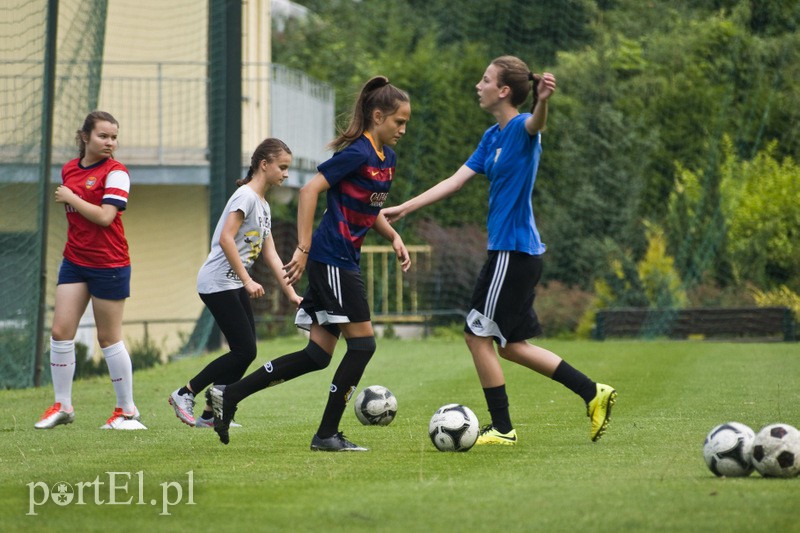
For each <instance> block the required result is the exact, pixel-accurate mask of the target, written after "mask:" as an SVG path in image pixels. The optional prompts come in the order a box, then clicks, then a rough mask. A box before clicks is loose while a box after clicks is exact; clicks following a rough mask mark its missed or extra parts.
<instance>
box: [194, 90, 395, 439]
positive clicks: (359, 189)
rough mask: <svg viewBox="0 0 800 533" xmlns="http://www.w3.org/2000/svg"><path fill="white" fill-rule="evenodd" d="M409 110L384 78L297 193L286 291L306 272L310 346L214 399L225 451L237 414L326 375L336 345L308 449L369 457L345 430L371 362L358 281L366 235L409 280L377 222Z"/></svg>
mask: <svg viewBox="0 0 800 533" xmlns="http://www.w3.org/2000/svg"><path fill="white" fill-rule="evenodd" d="M410 116H411V104H410V100H409V97H408V94H406V93H405V92H404V91H402V90H400V89H398V88H396V87H394V86H393V85H391V84H390V83H389V80H388V79H386V78H385V77H383V76H377V77H375V78H372V79H371V80H369V81H368V82H367V83H366V84H365V85H364V87H363V88H362V90H361V93H360V94H359V96H358V99H357V100H356V102H355V105H354V107H353V113H352V118H351V120H350V123H349V126H348V128H347V130H345V131H344V132H342V133H341V134H340V135H339V136H338V137H337V138H336V139H334V140H333V141H332V142H331V143H330V145H329V147H330V148H332V149H333V150H334V151H335V153H334V154H333V157H331V158H330V159H329V160H327V161H325V162H324V163H322V164H321V165H319V167H317V170H318V171H319V172H318V173H317V174H316V175H315V176H314V178H312V179H311V181H310V182H308V183H307V184H306V185H305V186H304V187H303V188H302V189H301V190H300V199H299V203H298V207H297V241H298V245H297V249H296V250H295V253H294V256H293V257H292V260H291V261H290V262H289V263H288V264H287V265H286V266H285V269H286V277H287V279H288V281H289V283H291V284H294V283H296V282H297V281H298V280H299V279H300V277H301V276H302V274H303V272H304V271H306V270H308V277H309V285H308V289H307V290H306V293H305V294H304V295H303V302H302V303H301V305H300V310H299V311H298V313H297V318H296V320H295V322H296V324H297V325H298V326H299V327H301V328H304V329H306V330H309V331H310V338H309V342H308V345H307V346H306V347H305V348H303V349H302V350H300V351H298V352H294V353H291V354H286V355H284V356H282V357H279V358H277V359H274V360H272V361H269V362H268V363H267V364H265V365H264V366H263V367H261V368H259V369H258V370H256V371H255V372H253V373H252V374H250V375H249V376H246V377H245V378H243V379H242V380H241V381H239V382H237V383H233V384H231V385H228V386H227V387H216V386H215V387H213V388H212V389H211V394H210V395H211V399H212V405H213V407H214V411H215V422H214V423H215V430H216V431H217V433H218V434H219V437H220V440H221V441H222V442H223V443H224V444H227V443H228V441H229V433H228V426H229V424H230V421H231V419H232V417H233V413H234V412H235V411H236V406H237V404H238V403H239V402H240V401H242V400H243V399H244V398H246V397H247V396H249V395H251V394H253V393H254V392H257V391H259V390H262V389H264V388H266V387H269V386H270V385H277V384H279V383H282V382H284V381H288V380H290V379H293V378H296V377H298V376H301V375H303V374H306V373H308V372H312V371H315V370H321V369H323V368H325V367H327V366H328V365H329V364H330V361H331V355H332V354H333V351H334V349H335V348H336V343H337V341H338V340H339V335H340V334H342V335H344V338H345V342H346V343H347V352H346V353H345V355H344V357H343V359H342V362H341V363H340V364H339V367H338V368H337V369H336V373H335V374H334V376H333V381H332V383H331V386H330V392H329V395H328V403H327V406H326V407H325V411H324V413H323V415H322V421H321V423H320V425H319V428H318V429H317V432H316V434H315V435H314V437H313V438H312V440H311V449H312V450H319V451H366V448H363V447H361V446H357V445H356V444H353V443H352V442H350V441H349V440H347V439H346V438H345V437H344V435H343V434H342V432H341V431H340V430H339V422H340V421H341V418H342V415H343V413H344V409H345V406H346V404H347V402H348V400H349V399H350V397H351V396H352V394H353V392H354V391H355V389H356V386H357V385H358V382H359V380H360V379H361V375H362V374H363V373H364V369H365V368H366V366H367V363H368V362H369V360H370V358H371V357H372V355H373V353H374V352H375V334H374V332H373V329H372V321H371V319H370V310H369V305H368V304H367V296H366V291H365V289H364V283H363V282H362V280H361V271H360V269H359V259H360V255H361V253H360V250H361V244H362V242H363V241H364V237H365V235H366V233H367V231H368V230H369V229H370V228H374V229H375V231H377V232H378V234H380V235H381V237H383V238H385V239H386V240H387V241H389V242H390V243H391V244H392V248H393V249H394V251H395V253H396V255H397V259H398V260H399V261H400V264H401V268H402V269H403V271H404V272H405V271H407V270H408V269H409V267H410V266H411V260H410V258H409V255H408V250H407V249H406V247H405V245H404V244H403V240H402V239H401V238H400V235H399V234H398V233H397V232H396V231H395V230H394V229H393V228H392V227H391V226H390V225H389V223H388V222H387V221H386V219H385V218H384V217H383V216H382V215H381V208H382V207H383V204H384V202H385V201H386V198H387V195H388V193H389V188H390V187H391V184H392V179H393V178H394V171H395V161H396V156H395V153H394V151H393V150H392V148H391V146H394V145H395V144H396V143H397V141H398V140H400V137H402V136H403V135H404V134H405V131H406V124H407V123H408V120H409V118H410ZM322 193H326V197H327V199H326V202H327V204H326V207H327V209H326V210H325V213H324V215H323V216H322V221H321V222H320V224H319V227H318V228H317V230H316V231H315V232H314V233H313V236H312V227H313V225H314V213H315V210H316V207H317V200H318V197H319V195H320V194H322Z"/></svg>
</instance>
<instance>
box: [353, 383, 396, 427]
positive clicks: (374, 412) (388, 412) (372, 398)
mask: <svg viewBox="0 0 800 533" xmlns="http://www.w3.org/2000/svg"><path fill="white" fill-rule="evenodd" d="M354 408H355V411H356V417H357V418H358V420H359V421H360V422H361V423H362V424H364V425H365V426H388V425H389V424H390V423H391V422H392V420H394V417H395V416H396V415H397V397H396V396H395V395H394V394H392V392H391V391H390V390H389V389H387V388H386V387H384V386H381V385H370V386H369V387H367V388H365V389H364V390H362V391H361V393H360V394H359V395H358V397H356V403H355V404H354Z"/></svg>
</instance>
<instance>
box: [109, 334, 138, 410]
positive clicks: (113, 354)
mask: <svg viewBox="0 0 800 533" xmlns="http://www.w3.org/2000/svg"><path fill="white" fill-rule="evenodd" d="M103 358H104V359H105V360H106V364H107V365H108V374H109V375H110V376H111V383H113V384H114V391H115V392H116V393H117V407H121V408H122V411H123V412H124V413H133V412H134V405H133V365H132V363H131V356H130V355H129V354H128V350H126V349H125V343H124V342H122V341H119V342H118V343H116V344H112V345H111V346H108V347H106V348H103Z"/></svg>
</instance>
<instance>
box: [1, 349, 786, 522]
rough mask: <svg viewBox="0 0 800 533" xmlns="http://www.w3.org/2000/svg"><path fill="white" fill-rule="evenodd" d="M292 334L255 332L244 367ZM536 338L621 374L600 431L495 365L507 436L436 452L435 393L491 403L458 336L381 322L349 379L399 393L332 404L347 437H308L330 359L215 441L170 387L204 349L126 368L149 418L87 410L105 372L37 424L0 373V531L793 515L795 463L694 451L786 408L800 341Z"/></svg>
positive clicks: (595, 371)
mask: <svg viewBox="0 0 800 533" xmlns="http://www.w3.org/2000/svg"><path fill="white" fill-rule="evenodd" d="M303 344H304V340H303V339H302V338H300V337H292V338H285V339H277V340H272V341H267V342H264V343H262V344H261V345H260V355H259V357H258V359H257V361H256V363H254V366H253V368H254V367H255V365H257V364H263V363H264V362H265V361H266V360H267V359H268V358H269V357H271V356H275V355H280V354H283V353H285V352H287V351H290V350H295V349H297V348H298V347H301V346H302V345H303ZM340 344H342V343H340ZM542 345H543V346H545V347H547V348H549V349H551V350H553V351H555V352H556V353H558V354H560V355H562V356H563V357H564V358H565V359H567V360H568V361H569V362H570V363H572V364H573V366H575V367H577V368H579V369H581V370H583V371H584V372H585V373H587V374H588V375H589V376H590V377H592V378H594V379H596V380H599V381H603V382H607V383H610V384H612V385H613V386H614V387H616V388H617V390H618V391H619V398H618V401H617V405H616V407H615V409H614V413H613V415H614V416H613V417H612V423H611V426H610V429H609V431H608V433H607V434H606V436H605V437H603V439H601V440H600V441H599V442H597V443H592V442H591V441H590V440H589V438H588V432H589V422H588V419H587V418H586V414H585V408H584V406H583V403H582V402H581V400H580V399H579V398H578V397H577V396H575V395H573V394H572V393H571V392H569V391H568V390H567V389H565V388H563V387H562V386H560V385H559V384H557V383H555V382H553V381H551V380H549V379H546V378H543V377H541V376H539V375H536V374H534V373H532V372H530V371H528V370H525V369H522V368H519V367H516V366H514V365H508V364H507V365H506V367H505V368H506V377H507V379H508V391H509V396H510V399H511V415H512V418H513V420H514V422H515V425H516V427H517V431H518V434H519V437H520V442H519V443H518V445H517V446H516V447H509V448H506V447H477V448H473V449H472V450H471V451H469V452H467V453H442V452H439V451H437V450H436V449H435V448H434V447H433V445H432V444H431V442H430V439H429V438H428V435H427V425H428V420H429V419H430V416H431V415H432V414H433V412H434V411H435V410H436V409H437V408H438V407H439V406H441V405H443V404H445V403H450V402H458V403H463V404H465V405H468V406H470V407H471V408H472V409H473V410H474V411H475V412H476V414H477V415H478V417H479V418H480V419H481V422H485V421H488V413H487V412H486V408H485V403H484V400H483V395H482V392H481V389H480V385H479V383H478V380H477V377H476V375H475V371H474V369H473V367H472V362H471V358H470V357H469V354H468V352H467V350H466V348H465V346H464V344H463V341H461V340H459V339H452V340H446V339H429V340H419V341H411V340H404V341H401V340H386V339H379V341H378V352H377V353H376V355H375V357H374V358H373V360H372V363H371V364H370V366H369V367H368V368H367V372H366V374H365V376H364V378H363V380H362V382H361V385H362V386H366V385H372V384H381V385H385V386H387V387H388V388H389V389H390V390H392V391H393V392H394V393H395V395H396V396H397V398H398V401H399V411H398V416H397V418H396V419H395V420H394V422H393V423H392V424H391V425H389V426H387V427H367V426H362V425H361V424H360V423H359V422H358V421H357V420H356V418H355V415H354V413H353V411H352V409H351V408H348V410H347V411H346V413H345V418H344V420H343V423H342V430H343V431H344V432H345V433H346V434H347V436H348V437H349V438H351V439H352V440H353V441H354V442H356V443H359V444H362V445H364V446H367V447H369V448H370V451H369V452H368V453H361V454H329V453H313V452H311V451H309V449H308V446H309V443H310V440H311V436H312V435H313V433H314V431H315V430H316V427H317V424H318V422H319V418H320V416H321V413H322V409H323V406H324V402H325V398H326V396H327V386H328V383H329V380H330V376H331V375H332V373H333V366H331V367H329V368H328V369H326V370H325V371H323V372H317V373H315V374H311V375H308V376H304V377H301V378H299V379H297V380H295V381H293V382H291V383H289V384H283V385H281V386H278V387H275V388H272V389H268V390H265V391H263V392H261V393H259V394H256V395H254V396H252V397H250V398H249V399H247V400H245V401H244V402H243V403H242V404H241V405H240V409H239V413H238V415H237V421H238V422H240V423H241V424H243V426H244V427H242V428H235V429H232V430H231V444H230V445H228V446H223V445H221V444H220V443H219V441H218V440H217V437H216V434H215V433H214V432H213V430H208V429H192V428H189V427H187V426H184V425H183V424H181V423H180V422H179V421H178V419H177V418H176V417H175V415H174V413H173V411H172V409H171V407H170V406H169V405H168V404H167V396H168V394H169V393H170V392H171V391H172V390H173V389H175V388H176V387H178V386H179V385H181V384H183V383H185V382H186V381H187V380H188V379H189V378H190V377H191V376H193V375H194V374H195V373H196V372H197V371H198V370H199V369H200V368H202V366H204V365H205V364H206V363H208V362H209V361H210V360H211V359H212V358H213V357H212V356H205V357H201V358H190V359H184V360H181V361H177V362H173V363H171V364H169V365H165V366H161V367H157V368H153V369H149V370H147V371H141V372H137V373H136V375H135V396H136V400H137V404H138V407H139V409H140V411H141V413H142V417H143V421H144V422H145V424H146V425H147V426H148V427H149V430H148V431H131V432H114V431H100V430H99V429H97V428H98V427H99V426H100V425H101V424H103V423H104V422H105V419H106V418H107V417H108V416H109V415H110V413H111V410H112V408H113V406H114V394H113V391H112V387H111V385H110V383H109V382H108V379H107V378H102V379H101V378H97V379H90V380H84V381H78V382H76V383H75V385H74V402H75V405H76V413H77V416H76V420H75V423H73V424H72V425H69V426H61V427H58V428H56V429H54V430H51V431H38V430H34V429H33V423H34V422H35V421H36V419H37V417H38V416H39V415H40V414H41V412H42V411H43V410H44V408H45V407H47V406H48V405H49V404H50V403H52V389H51V388H50V387H45V388H41V389H29V390H21V391H0V400H2V401H0V415H1V417H0V429H1V430H2V436H0V501H2V505H1V506H0V530H2V531H33V530H48V531H106V530H118V531H149V532H155V531H177V530H178V528H180V529H182V530H198V529H200V530H203V531H208V530H214V529H217V530H222V531H234V530H251V531H281V530H283V531H322V530H325V531H412V530H414V531H452V530H463V531H473V530H480V529H487V528H488V529H499V530H502V531H545V532H553V531H637V532H638V531H681V532H684V531H725V532H731V531H800V526H799V525H798V521H797V516H798V514H797V510H798V502H800V479H789V480H786V479H763V478H761V477H760V476H759V475H758V474H757V473H755V474H753V475H752V476H751V477H748V478H743V479H742V478H738V479H734V478H731V479H725V478H716V477H714V476H713V475H712V474H711V473H710V472H709V471H708V470H707V469H706V466H705V463H704V461H703V457H702V452H701V448H702V441H703V439H704V437H705V435H706V433H707V432H708V430H709V429H711V427H713V426H714V425H716V424H718V423H722V422H726V421H729V420H737V421H740V422H742V423H745V424H747V425H749V426H751V427H752V428H753V429H754V430H755V431H758V430H759V429H760V428H761V427H762V426H764V425H766V424H768V423H773V422H786V423H789V424H792V425H795V426H800V345H798V344H788V343H772V344H756V343H740V344H734V343H712V342H669V341H652V342H639V341H625V342H623V341H614V342H610V341H606V342H602V343H597V342H567V341H543V342H542ZM342 348H343V347H342V346H340V350H341V349H342ZM340 357H341V351H337V354H336V356H335V359H334V365H335V364H337V363H338V360H339V358H340ZM108 472H121V473H123V474H108ZM188 473H191V474H188ZM189 475H191V482H190V479H189ZM112 481H113V483H114V485H115V487H116V489H115V491H114V492H113V493H111V494H110V490H109V485H111V483H112ZM58 482H65V483H68V484H70V486H71V487H73V491H74V492H73V496H74V499H73V501H72V502H71V503H70V504H68V505H63V506H60V505H57V504H56V503H54V498H50V499H48V494H47V493H45V491H46V490H48V489H46V488H44V487H45V486H47V487H48V488H49V487H53V486H54V485H56V484H57V483H58ZM79 484H82V485H83V487H84V489H83V500H84V501H83V504H82V505H78V504H77V498H78V496H77V494H78V491H77V488H76V487H78V485H79ZM190 489H191V494H190V493H189V491H190ZM95 490H97V494H96V493H95ZM179 490H180V491H181V494H180V497H179V494H178V491H179ZM54 492H55V489H54ZM190 496H191V500H190ZM111 500H113V501H115V502H118V504H116V505H112V504H110V501H111ZM32 502H33V503H32ZM39 502H43V503H42V504H41V505H36V504H38V503H39ZM99 502H102V503H99ZM120 502H121V503H120ZM173 503H174V505H171V506H169V505H167V504H173ZM34 513H35V514H34ZM167 513H168V514H167Z"/></svg>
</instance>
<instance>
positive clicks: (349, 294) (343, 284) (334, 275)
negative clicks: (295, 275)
mask: <svg viewBox="0 0 800 533" xmlns="http://www.w3.org/2000/svg"><path fill="white" fill-rule="evenodd" d="M306 272H307V273H308V288H307V289H306V292H305V294H304V295H303V302H302V303H301V304H300V309H299V310H298V311H297V316H296V317H295V321H294V323H295V324H296V325H297V327H299V328H302V329H305V330H310V329H311V324H312V323H313V324H319V325H321V326H328V327H326V328H325V329H327V330H328V331H331V333H333V334H334V335H336V334H337V333H338V330H339V327H338V324H348V323H350V322H369V321H370V313H369V304H367V291H366V289H365V288H364V282H363V281H362V280H361V272H359V271H357V270H345V269H343V268H339V267H335V266H331V265H326V264H325V263H320V262H318V261H314V260H311V259H309V261H308V266H307V268H306Z"/></svg>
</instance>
